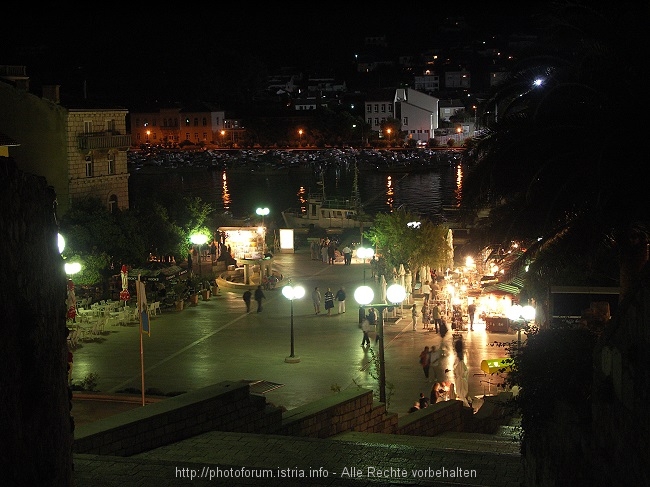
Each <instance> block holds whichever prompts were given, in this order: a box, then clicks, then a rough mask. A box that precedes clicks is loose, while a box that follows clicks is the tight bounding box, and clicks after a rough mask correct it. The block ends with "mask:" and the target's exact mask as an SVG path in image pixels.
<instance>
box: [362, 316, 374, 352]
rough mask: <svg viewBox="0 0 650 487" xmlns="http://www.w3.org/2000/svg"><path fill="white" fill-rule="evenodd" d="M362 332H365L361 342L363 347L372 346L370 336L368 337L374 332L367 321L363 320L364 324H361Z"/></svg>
mask: <svg viewBox="0 0 650 487" xmlns="http://www.w3.org/2000/svg"><path fill="white" fill-rule="evenodd" d="M361 331H363V340H361V346H362V347H365V346H366V345H368V346H370V335H368V333H370V332H371V331H372V327H371V326H370V323H369V322H368V320H367V319H365V320H363V323H361Z"/></svg>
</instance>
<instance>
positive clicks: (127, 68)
mask: <svg viewBox="0 0 650 487" xmlns="http://www.w3.org/2000/svg"><path fill="white" fill-rule="evenodd" d="M485 3H491V4H498V5H496V6H495V5H492V6H487V5H484V6H483V7H472V6H471V5H470V4H466V5H465V6H464V7H463V8H459V7H458V5H454V6H448V5H446V6H441V7H437V6H436V7H435V8H433V7H421V8H419V9H414V8H413V6H412V5H410V6H409V7H408V8H406V7H402V6H400V4H394V5H393V6H391V7H389V8H384V9H383V10H382V9H379V8H374V9H370V8H368V5H367V4H365V5H363V6H362V5H354V4H353V2H349V3H347V4H345V3H343V4H339V5H342V7H341V6H339V7H338V8H337V7H336V6H335V5H337V4H335V3H334V4H332V3H328V4H326V5H325V6H319V4H312V5H306V4H299V5H298V6H295V5H287V4H265V5H262V6H261V7H258V6H256V7H252V6H249V5H246V6H245V8H241V9H236V8H235V7H230V8H228V7H220V6H219V5H224V4H215V5H214V6H210V9H209V10H205V9H203V10H188V11H180V12H178V11H176V9H174V10H170V11H169V12H168V13H163V12H162V7H161V6H160V5H155V6H152V7H151V8H150V9H149V11H148V12H138V10H137V9H139V8H141V7H139V6H138V7H134V8H128V9H125V8H123V7H122V6H115V7H114V8H110V6H103V7H102V8H101V9H100V10H97V9H94V8H92V9H88V10H87V11H84V9H78V10H79V11H78V12H77V13H75V16H74V17H70V16H69V15H70V14H69V12H65V13H61V12H59V11H56V10H51V11H38V12H34V13H32V12H30V13H26V14H24V15H23V16H16V17H15V18H13V19H11V18H8V19H6V20H7V24H6V26H3V29H2V30H0V64H18V65H26V66H27V73H28V75H29V76H30V78H31V79H32V85H34V86H39V85H40V84H60V85H62V91H65V90H70V89H73V88H74V89H77V90H80V89H81V87H82V86H84V83H85V89H86V90H87V92H88V93H89V95H92V94H95V95H98V94H99V95H101V94H102V93H108V92H111V91H112V92H115V91H116V87H117V88H118V90H119V91H120V92H121V93H123V94H124V96H126V94H127V93H133V94H134V96H142V97H145V96H151V95H152V93H151V90H152V89H154V87H158V88H159V89H160V90H161V91H169V92H174V93H173V94H172V95H171V96H177V97H179V98H181V97H185V96H187V93H188V92H189V93H191V92H192V91H200V90H201V86H204V85H208V84H212V85H213V86H216V87H217V88H216V89H219V87H220V86H221V90H222V91H227V89H228V88H229V84H228V82H226V81H223V80H224V79H225V78H227V77H231V78H232V79H243V78H250V77H254V76H262V75H266V74H269V73H274V72H277V71H278V70H279V68H280V67H283V66H295V67H298V68H299V69H300V70H301V71H302V72H305V73H308V74H311V75H312V76H321V77H325V76H335V77H338V78H343V77H344V76H345V70H346V69H348V70H349V69H352V63H353V60H354V54H355V53H357V51H358V50H359V49H362V48H363V39H364V37H366V36H380V35H385V36H386V37H387V39H388V41H389V43H390V46H391V48H392V49H393V50H394V52H398V53H403V54H410V53H415V52H417V51H419V50H421V49H427V48H434V47H436V46H437V45H438V44H439V42H440V40H439V39H440V37H439V35H440V30H439V27H440V25H441V24H442V23H443V22H444V19H445V18H446V17H448V16H459V17H463V18H464V19H465V20H466V21H467V23H468V24H470V25H471V26H472V32H473V35H475V36H476V37H477V38H480V37H481V36H484V35H487V33H490V32H498V31H501V30H504V29H505V30H509V31H516V30H520V29H525V28H527V25H528V23H529V22H530V20H531V16H530V13H529V12H525V11H523V10H522V6H521V5H520V4H517V3H516V2H514V1H509V0H508V1H500V2H485ZM378 6H379V4H375V7H378ZM477 8H478V10H477ZM154 10H155V12H154ZM524 26H526V27H524ZM184 90H186V92H185V93H184V92H183V91H184ZM155 96H157V95H155ZM155 96H154V97H155Z"/></svg>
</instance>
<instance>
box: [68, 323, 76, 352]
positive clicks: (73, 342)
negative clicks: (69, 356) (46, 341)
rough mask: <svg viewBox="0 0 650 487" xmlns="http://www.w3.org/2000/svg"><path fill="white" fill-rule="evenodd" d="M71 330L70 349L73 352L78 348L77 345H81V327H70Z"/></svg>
mask: <svg viewBox="0 0 650 487" xmlns="http://www.w3.org/2000/svg"><path fill="white" fill-rule="evenodd" d="M68 328H70V333H69V334H68V339H67V341H68V347H70V349H71V350H74V349H75V348H77V345H78V344H79V327H78V326H76V325H72V326H69V327H68Z"/></svg>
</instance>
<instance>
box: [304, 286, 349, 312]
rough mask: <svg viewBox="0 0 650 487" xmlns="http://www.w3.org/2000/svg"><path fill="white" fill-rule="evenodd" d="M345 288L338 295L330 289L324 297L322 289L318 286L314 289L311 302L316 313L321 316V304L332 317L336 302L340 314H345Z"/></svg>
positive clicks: (340, 289) (341, 288) (337, 292)
mask: <svg viewBox="0 0 650 487" xmlns="http://www.w3.org/2000/svg"><path fill="white" fill-rule="evenodd" d="M345 299H346V294H345V288H344V287H343V286H341V287H340V288H339V290H338V291H336V294H334V293H333V292H332V288H330V287H328V288H327V291H325V294H324V295H321V292H320V289H319V288H318V286H316V287H315V288H314V290H313V291H312V293H311V300H312V303H313V305H314V313H315V314H317V315H319V314H320V307H321V302H322V303H323V306H324V308H325V311H326V312H327V316H332V310H333V309H334V302H335V301H336V303H337V304H338V314H342V313H345Z"/></svg>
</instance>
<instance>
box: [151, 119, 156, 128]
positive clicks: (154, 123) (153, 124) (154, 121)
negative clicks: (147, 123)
mask: <svg viewBox="0 0 650 487" xmlns="http://www.w3.org/2000/svg"><path fill="white" fill-rule="evenodd" d="M156 123H158V120H156V119H155V118H154V119H153V122H152V123H151V125H152V126H153V127H155V126H156Z"/></svg>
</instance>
